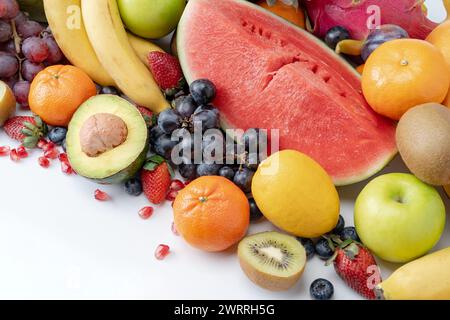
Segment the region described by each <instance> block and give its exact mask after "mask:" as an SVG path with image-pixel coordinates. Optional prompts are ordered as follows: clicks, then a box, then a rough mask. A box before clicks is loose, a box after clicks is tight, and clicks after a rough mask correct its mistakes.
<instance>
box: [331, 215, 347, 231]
mask: <svg viewBox="0 0 450 320" xmlns="http://www.w3.org/2000/svg"><path fill="white" fill-rule="evenodd" d="M344 227H345V220H344V217H342V215H339V220H338V222H337V224H336V227H334V229H333V231H331V233H333V234H340V233H341V232H342V230H343V229H344Z"/></svg>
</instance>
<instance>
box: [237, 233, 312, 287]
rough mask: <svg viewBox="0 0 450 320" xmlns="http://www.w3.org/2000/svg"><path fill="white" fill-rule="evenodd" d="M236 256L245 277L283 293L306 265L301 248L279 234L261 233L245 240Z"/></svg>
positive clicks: (296, 241) (299, 244) (298, 244)
mask: <svg viewBox="0 0 450 320" xmlns="http://www.w3.org/2000/svg"><path fill="white" fill-rule="evenodd" d="M238 256H239V262H240V264H241V268H242V270H243V271H244V273H245V274H246V275H247V277H248V278H249V279H250V280H251V281H253V282H254V283H255V284H257V285H258V286H260V287H262V288H265V289H268V290H271V291H285V290H288V289H290V288H291V287H292V286H294V285H295V284H296V283H297V282H298V280H299V279H300V277H301V275H302V274H303V270H304V269H305V264H306V252H305V248H303V246H302V244H301V243H300V242H299V241H298V240H297V239H296V238H294V237H291V236H288V235H286V234H281V233H278V232H262V233H258V234H255V235H252V236H249V237H246V238H244V239H243V240H242V241H241V242H240V243H239V247H238Z"/></svg>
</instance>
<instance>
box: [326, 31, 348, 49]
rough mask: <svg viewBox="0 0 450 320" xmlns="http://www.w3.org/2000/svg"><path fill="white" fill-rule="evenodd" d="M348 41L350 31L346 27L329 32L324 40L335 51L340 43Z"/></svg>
mask: <svg viewBox="0 0 450 320" xmlns="http://www.w3.org/2000/svg"><path fill="white" fill-rule="evenodd" d="M346 39H350V33H349V32H348V30H347V29H345V28H344V27H341V26H336V27H333V28H331V29H330V30H328V32H327V34H326V35H325V39H324V40H325V43H326V44H327V45H328V46H329V47H330V48H331V49H333V50H334V49H336V46H337V44H338V43H339V42H341V41H342V40H346Z"/></svg>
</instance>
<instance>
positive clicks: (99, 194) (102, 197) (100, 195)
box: [94, 189, 111, 201]
mask: <svg viewBox="0 0 450 320" xmlns="http://www.w3.org/2000/svg"><path fill="white" fill-rule="evenodd" d="M94 195H95V199H96V200H98V201H108V200H109V199H111V198H110V196H109V194H107V193H106V192H103V191H101V190H100V189H97V190H95V193H94Z"/></svg>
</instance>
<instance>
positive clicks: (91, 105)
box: [66, 95, 148, 184]
mask: <svg viewBox="0 0 450 320" xmlns="http://www.w3.org/2000/svg"><path fill="white" fill-rule="evenodd" d="M100 113H110V114H113V115H116V116H118V117H119V118H121V119H122V120H123V121H124V122H125V124H126V126H127V129H128V135H127V138H126V140H125V141H124V142H123V143H122V144H121V145H119V146H117V147H115V148H113V149H111V150H108V151H106V152H104V153H102V154H100V155H99V156H97V157H89V156H88V155H86V154H85V153H84V152H83V151H82V148H81V142H80V130H81V128H82V127H83V124H84V123H85V121H86V120H87V119H89V118H90V117H91V116H93V115H95V114H100ZM66 141H67V155H68V157H69V161H70V164H71V165H72V168H73V169H74V170H75V171H76V172H77V173H78V174H79V175H81V176H83V177H86V178H89V179H93V180H96V181H97V182H99V183H108V184H115V183H121V182H124V181H126V180H128V179H130V178H132V177H133V176H134V175H135V174H136V173H137V172H138V171H139V169H140V168H141V167H142V165H143V163H144V161H145V158H146V155H147V150H148V130H147V125H146V123H145V120H144V118H143V117H142V115H141V114H140V112H139V111H138V110H137V108H136V107H134V106H133V105H132V104H131V103H129V102H128V101H126V100H125V99H122V98H120V97H118V96H114V95H99V96H95V97H93V98H91V99H89V100H88V101H86V102H85V103H84V104H83V105H82V106H81V107H80V108H79V109H78V110H77V112H76V113H75V114H74V116H73V118H72V121H71V122H70V124H69V130H68V132H67V138H66Z"/></svg>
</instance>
